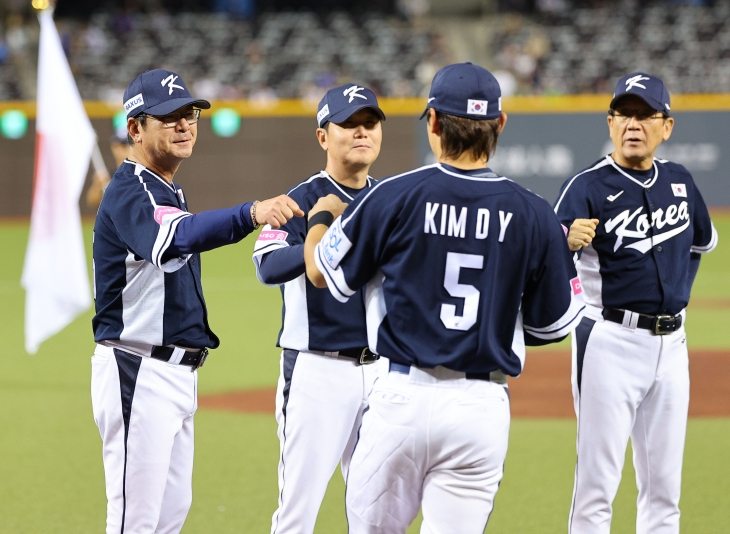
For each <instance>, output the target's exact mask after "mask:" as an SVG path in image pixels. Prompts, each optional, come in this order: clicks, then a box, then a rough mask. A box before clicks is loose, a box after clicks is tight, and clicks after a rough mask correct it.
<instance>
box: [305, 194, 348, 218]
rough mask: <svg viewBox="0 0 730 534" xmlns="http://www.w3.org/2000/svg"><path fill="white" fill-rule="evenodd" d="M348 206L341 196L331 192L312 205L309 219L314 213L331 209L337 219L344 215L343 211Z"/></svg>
mask: <svg viewBox="0 0 730 534" xmlns="http://www.w3.org/2000/svg"><path fill="white" fill-rule="evenodd" d="M346 208H347V204H346V203H344V202H342V201H341V200H340V197H338V196H337V195H333V194H329V195H327V196H326V197H321V198H320V199H319V200H318V201H317V203H316V204H315V205H314V206H312V209H311V210H309V215H308V216H307V217H308V218H309V219H311V218H312V215H314V214H316V213H319V212H320V211H329V212H330V213H332V215H334V217H335V219H336V218H337V217H339V216H340V215H342V213H343V212H344V211H345V209H346Z"/></svg>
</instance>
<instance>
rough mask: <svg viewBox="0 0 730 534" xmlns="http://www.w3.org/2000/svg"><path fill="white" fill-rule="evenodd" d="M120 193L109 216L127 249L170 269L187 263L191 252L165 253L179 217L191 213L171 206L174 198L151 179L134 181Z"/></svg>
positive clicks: (172, 269) (173, 269)
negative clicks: (168, 196) (179, 253)
mask: <svg viewBox="0 0 730 534" xmlns="http://www.w3.org/2000/svg"><path fill="white" fill-rule="evenodd" d="M121 193H122V194H123V195H124V197H123V199H121V200H122V201H118V202H114V203H113V207H112V208H111V212H110V216H111V219H112V222H113V223H114V227H115V228H116V231H117V233H118V234H119V237H120V239H121V240H122V241H123V242H124V243H125V244H126V245H127V247H128V249H129V250H130V251H131V252H133V253H134V254H136V255H137V256H140V257H142V258H144V259H145V260H147V261H148V262H150V263H152V264H153V265H155V266H156V267H159V268H160V269H162V270H163V271H165V272H167V273H171V272H175V271H177V270H178V269H180V268H181V267H182V266H183V265H185V263H186V262H187V261H188V258H189V257H190V254H186V255H183V256H174V255H170V254H166V253H167V250H168V248H169V247H170V244H171V243H172V240H173V236H174V235H175V230H176V229H177V226H178V225H179V224H180V221H182V220H183V219H184V218H186V217H190V216H191V214H190V213H188V212H186V211H183V210H181V209H179V208H178V207H176V206H172V205H171V204H172V201H170V200H168V199H165V198H164V197H165V195H164V194H163V193H162V192H160V191H156V190H155V188H154V187H153V186H152V185H151V184H148V183H143V182H139V183H135V184H133V185H132V186H130V187H128V188H125V190H124V191H123V192H121ZM163 256H165V257H164V258H163Z"/></svg>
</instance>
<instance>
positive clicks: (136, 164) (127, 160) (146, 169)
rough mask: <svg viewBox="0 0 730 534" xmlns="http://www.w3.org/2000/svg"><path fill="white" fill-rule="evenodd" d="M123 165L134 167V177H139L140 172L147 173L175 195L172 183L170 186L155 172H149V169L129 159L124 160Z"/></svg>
mask: <svg viewBox="0 0 730 534" xmlns="http://www.w3.org/2000/svg"><path fill="white" fill-rule="evenodd" d="M124 163H129V164H130V165H134V169H135V170H134V174H135V175H137V176H139V175H140V173H141V172H142V171H147V172H148V173H150V174H151V175H152V176H154V177H155V178H157V179H158V180H159V181H160V182H162V183H163V184H165V185H166V186H167V187H169V188H170V190H172V192H173V193H175V188H174V187H173V185H174V182H173V183H172V184H171V183H170V182H168V181H167V180H165V179H164V178H162V177H161V176H159V175H158V174H157V173H156V172H154V171H152V170H150V169H149V168H147V167H145V166H144V165H142V164H141V163H138V162H136V161H132V160H129V159H125V160H124Z"/></svg>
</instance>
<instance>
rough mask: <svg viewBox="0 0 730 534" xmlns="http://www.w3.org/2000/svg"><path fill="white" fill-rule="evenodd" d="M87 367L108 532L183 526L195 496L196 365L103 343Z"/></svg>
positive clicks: (168, 530) (166, 532) (164, 531)
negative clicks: (99, 447)
mask: <svg viewBox="0 0 730 534" xmlns="http://www.w3.org/2000/svg"><path fill="white" fill-rule="evenodd" d="M91 368H92V372H91V400H92V406H93V410H94V420H95V421H96V425H97V426H98V427H99V432H100V434H101V439H102V443H103V446H102V450H103V460H104V475H105V478H106V495H107V501H108V504H107V526H106V532H107V534H121V533H122V532H123V533H124V534H152V533H155V534H173V533H178V532H180V530H181V529H182V526H183V523H184V522H185V518H186V517H187V514H188V510H189V509H190V504H191V503H192V498H193V492H192V475H193V414H194V413H195V410H196V409H197V404H198V403H197V380H198V376H197V375H198V373H197V371H194V372H191V369H190V367H188V366H182V365H173V364H169V363H166V362H162V361H159V360H155V359H152V358H143V357H141V356H134V355H131V354H128V353H125V352H121V351H119V350H116V351H115V350H113V349H111V348H109V347H104V346H101V345H97V348H96V350H95V352H94V356H93V357H92V358H91Z"/></svg>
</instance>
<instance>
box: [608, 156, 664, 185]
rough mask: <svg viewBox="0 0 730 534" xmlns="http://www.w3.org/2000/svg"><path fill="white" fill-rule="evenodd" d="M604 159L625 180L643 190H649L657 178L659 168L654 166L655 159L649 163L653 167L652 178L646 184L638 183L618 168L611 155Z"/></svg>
mask: <svg viewBox="0 0 730 534" xmlns="http://www.w3.org/2000/svg"><path fill="white" fill-rule="evenodd" d="M606 159H607V160H608V161H609V162H610V163H611V166H613V168H614V169H616V170H617V171H618V172H620V173H621V174H623V175H624V176H626V178H628V179H629V180H631V181H632V182H634V183H636V184H639V185H640V186H641V187H643V188H644V189H649V188H650V187H651V186H652V185H654V182H656V180H657V178H658V177H659V168H658V167H657V166H656V159H654V160H653V161H652V162H651V164H652V165H653V166H654V177H653V178H651V179H650V180H648V181H646V182H640V181H639V180H637V179H636V178H634V177H633V176H631V175H630V174H629V173H627V172H626V171H624V170H623V169H622V168H621V167H619V166H618V163H616V162H615V161H614V159H613V158H612V157H611V154H607V155H606Z"/></svg>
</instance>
